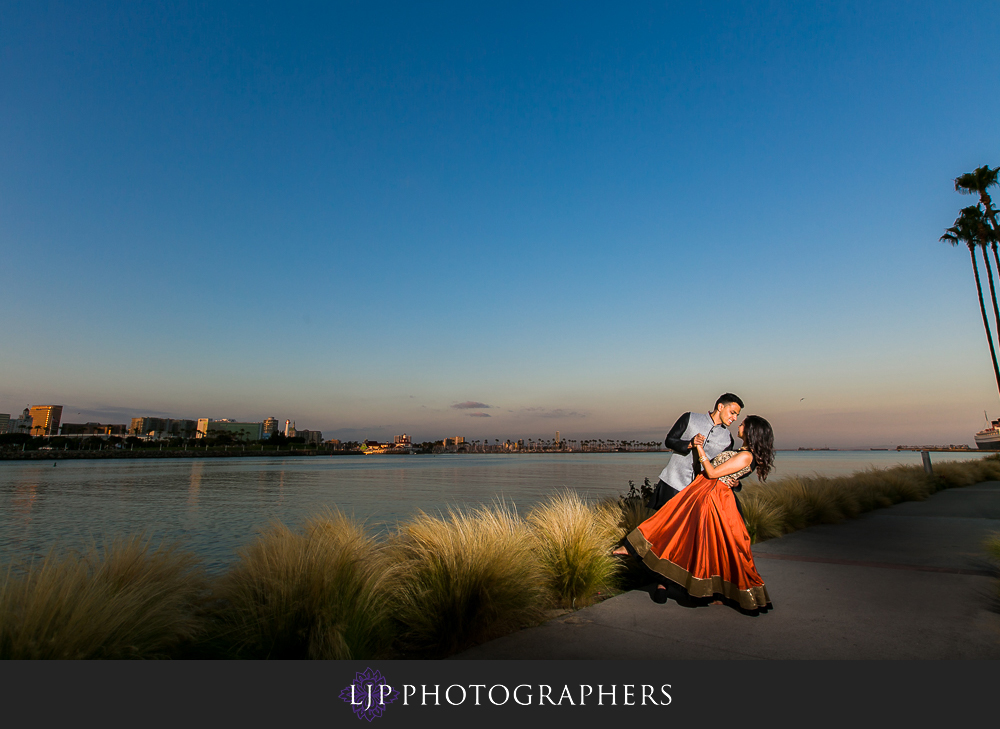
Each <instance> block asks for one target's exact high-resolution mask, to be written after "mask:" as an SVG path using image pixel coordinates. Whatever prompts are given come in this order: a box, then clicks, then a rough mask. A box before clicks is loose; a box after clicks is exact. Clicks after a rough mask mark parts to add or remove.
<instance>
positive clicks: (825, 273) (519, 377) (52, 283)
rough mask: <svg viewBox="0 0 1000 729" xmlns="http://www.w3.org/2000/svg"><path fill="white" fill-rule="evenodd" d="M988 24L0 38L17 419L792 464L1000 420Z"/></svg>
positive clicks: (83, 21)
mask: <svg viewBox="0 0 1000 729" xmlns="http://www.w3.org/2000/svg"><path fill="white" fill-rule="evenodd" d="M997 37H1000V5H997V4H996V3H993V2H948V3H943V2H930V3H922V2H905V3H904V2H899V3H876V4H875V7H874V8H873V7H872V6H871V4H870V3H867V2H866V3H861V2H840V3H793V2H776V3H757V2H746V3H739V2H736V3H724V4H719V3H711V4H709V3H704V4H701V3H679V2H678V3H673V2H668V3H663V2H660V3H655V4H652V3H651V4H640V5H629V6H626V7H611V6H610V5H607V4H587V3H579V2H576V3H543V4H541V5H539V4H537V3H512V2H505V3H496V4H492V5H489V6H483V5H482V4H475V3H474V4H471V5H470V4H467V3H466V4H457V3H456V4H446V3H433V4H430V5H428V6H421V5H419V4H413V3H382V2H349V3H293V4H287V3H281V4H278V3H253V2H239V3H223V2H218V3H184V2H181V3H173V2H171V3H166V2H164V3H145V2H144V3H137V4H126V3H86V4H80V3H57V2H41V1H32V2H8V3H4V4H3V7H2V8H0V108H2V109H3V113H2V114H0V150H2V151H0V154H2V158H0V260H2V262H3V263H2V265H0V290H2V291H3V300H4V306H3V312H4V315H3V316H2V317H0V372H2V375H0V411H2V412H11V413H18V412H20V410H21V409H22V408H23V407H25V406H26V405H28V404H32V405H41V404H63V405H65V410H64V413H63V421H64V422H85V421H88V420H90V421H100V422H104V423H122V422H125V423H127V422H128V419H129V418H131V417H134V416H140V415H149V416H167V417H179V418H198V417H211V418H225V417H231V418H236V419H238V420H262V419H263V418H266V417H268V416H275V417H277V418H279V419H280V420H282V421H283V420H284V419H285V418H290V419H292V420H295V421H296V423H297V424H298V426H299V427H301V428H309V429H316V430H322V431H323V433H324V436H325V437H327V438H341V439H345V440H346V439H354V440H359V439H364V438H377V439H384V438H389V437H391V436H392V435H394V434H397V433H403V432H406V433H409V434H410V435H411V436H412V437H413V439H414V441H418V442H419V441H422V440H430V439H440V438H442V437H444V436H453V435H463V436H465V437H466V438H470V439H471V438H483V437H488V438H490V439H492V438H494V437H497V438H500V439H504V438H520V437H539V436H541V437H547V438H551V437H553V436H554V433H555V431H556V430H559V431H561V434H562V436H563V437H564V438H577V439H583V438H588V437H616V438H627V439H637V440H644V441H645V440H661V439H662V438H663V435H664V433H665V432H666V429H667V428H669V426H670V425H671V424H672V423H673V421H674V420H675V419H676V417H677V416H678V415H680V413H682V412H684V411H686V410H708V409H710V408H711V406H712V404H713V403H714V401H715V398H716V396H717V395H719V394H720V393H722V392H725V391H733V392H736V393H737V394H739V395H740V396H741V397H742V398H743V399H744V400H745V401H746V403H747V409H746V411H745V412H746V413H756V414H759V415H762V416H764V417H766V418H768V419H769V420H770V421H771V423H772V424H773V426H774V429H775V432H776V436H777V441H778V445H779V446H780V447H786V448H788V447H791V448H794V447H799V446H805V447H819V446H828V447H855V446H856V447H893V446H895V445H897V444H928V443H934V444H948V443H967V444H970V445H971V444H973V440H972V436H973V434H974V433H975V431H976V430H978V429H980V428H982V427H983V425H984V419H983V411H984V410H986V411H987V412H988V414H989V416H990V417H991V418H996V417H1000V397H998V393H997V387H996V383H995V380H994V377H993V371H992V366H991V364H990V359H989V352H988V349H987V345H986V341H985V334H984V332H983V326H982V320H981V318H980V314H979V308H978V303H977V299H976V291H975V285H974V281H973V276H972V267H971V264H970V261H969V256H968V253H967V251H965V250H960V249H953V248H950V247H949V246H947V245H945V244H943V243H941V242H939V240H938V239H939V237H940V236H941V234H942V233H943V232H944V229H945V228H946V227H948V226H949V225H951V224H952V222H953V221H954V219H955V217H956V215H957V214H958V211H959V209H960V208H961V207H963V206H965V205H971V204H973V203H974V202H975V200H973V199H971V198H968V197H963V196H960V195H958V194H956V193H955V192H954V189H953V183H952V181H953V179H954V178H955V177H956V176H958V175H960V174H962V173H964V172H969V171H971V170H972V169H974V168H975V167H978V166H981V165H984V164H989V165H991V166H997V165H1000V138H998V136H997V129H1000V124H998V122H1000V118H998V117H1000V101H998V96H997V94H996V93H995V90H996V89H997V88H1000V64H997V63H996V62H995V61H993V59H992V57H991V56H990V57H989V58H988V59H987V60H986V61H985V62H974V61H972V60H970V53H972V52H973V51H974V50H975V49H986V48H993V47H994V46H995V43H996V41H995V39H996V38H997Z"/></svg>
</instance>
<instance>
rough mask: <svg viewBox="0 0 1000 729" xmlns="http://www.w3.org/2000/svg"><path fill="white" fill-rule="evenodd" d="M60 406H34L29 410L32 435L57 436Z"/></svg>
mask: <svg viewBox="0 0 1000 729" xmlns="http://www.w3.org/2000/svg"><path fill="white" fill-rule="evenodd" d="M62 411H63V406H62V405H35V406H34V407H33V408H31V412H30V415H31V434H32V435H59V420H60V419H61V418H62Z"/></svg>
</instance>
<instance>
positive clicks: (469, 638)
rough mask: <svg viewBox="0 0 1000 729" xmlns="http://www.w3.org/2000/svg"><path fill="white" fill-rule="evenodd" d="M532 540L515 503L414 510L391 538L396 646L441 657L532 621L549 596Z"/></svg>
mask: <svg viewBox="0 0 1000 729" xmlns="http://www.w3.org/2000/svg"><path fill="white" fill-rule="evenodd" d="M535 545H536V542H535V539H534V538H533V536H532V534H531V531H530V530H529V529H528V527H527V525H526V524H525V522H524V520H523V519H521V518H520V517H518V515H517V514H516V513H515V512H514V510H513V507H508V506H506V505H504V504H498V505H496V506H494V507H493V508H485V507H484V508H480V509H475V510H468V511H462V510H451V511H449V512H448V515H447V516H441V517H434V516H430V515H428V514H425V513H423V512H420V513H418V514H417V515H416V516H415V517H413V518H412V519H410V520H409V521H408V522H406V523H405V524H403V525H401V526H400V527H399V531H398V532H397V534H396V535H394V537H393V538H392V539H391V540H390V543H389V545H388V553H389V554H391V555H392V559H393V561H394V562H395V563H396V564H397V565H398V566H399V569H400V572H399V574H400V578H399V580H398V581H397V590H396V593H395V594H396V595H397V601H398V607H397V610H396V617H397V619H398V621H399V624H400V647H401V648H402V649H403V650H404V651H406V652H409V653H415V654H418V655H430V656H444V655H448V654H450V653H454V652H455V651H457V650H461V649H462V648H465V647H468V646H471V645H474V644H476V643H478V642H481V641H484V640H488V639H490V638H493V637H496V636H499V635H503V634H504V633H507V632H510V631H511V630H515V629H517V628H520V627H523V626H525V625H529V624H532V623H534V622H537V621H538V620H539V619H540V617H541V615H542V610H543V608H544V606H545V604H546V602H547V597H548V595H547V591H546V589H545V581H544V577H543V574H542V570H541V566H540V564H539V560H538V557H537V555H536V554H535V551H534V548H535Z"/></svg>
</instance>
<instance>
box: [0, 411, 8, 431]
mask: <svg viewBox="0 0 1000 729" xmlns="http://www.w3.org/2000/svg"><path fill="white" fill-rule="evenodd" d="M9 427H10V413H0V433H6V432H7V428H9Z"/></svg>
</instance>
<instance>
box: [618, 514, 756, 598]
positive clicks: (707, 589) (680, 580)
mask: <svg viewBox="0 0 1000 729" xmlns="http://www.w3.org/2000/svg"><path fill="white" fill-rule="evenodd" d="M628 541H629V544H631V545H632V546H633V547H634V548H635V551H636V553H637V554H638V555H639V557H640V558H641V559H642V561H643V564H645V565H646V566H647V567H649V569H651V570H653V572H656V573H657V574H659V575H663V576H664V577H666V578H667V579H668V580H670V581H671V582H676V583H677V584H678V585H680V586H681V587H683V588H684V589H685V590H687V592H688V594H689V595H691V596H692V597H712V595H722V596H724V597H726V598H728V599H729V600H733V601H735V602H738V603H739V604H740V607H741V608H743V609H744V610H757V609H759V608H763V607H766V606H768V605H770V604H771V598H769V597H768V595H767V587H765V586H764V585H760V586H759V587H751V588H749V589H746V590H741V589H740V588H738V587H737V586H736V585H734V584H733V583H731V582H727V581H726V580H724V579H722V577H720V576H719V575H712V576H711V577H695V576H694V575H692V574H691V573H690V572H688V571H687V570H686V569H684V568H683V567H681V566H680V565H677V564H674V563H673V562H671V561H670V560H668V559H660V558H659V557H657V556H656V553H655V552H653V551H652V549H651V547H652V546H653V545H651V544H650V543H649V541H648V540H647V539H646V537H644V536H643V535H642V532H640V531H639V530H638V529H635V530H633V531H632V533H631V534H629V535H628Z"/></svg>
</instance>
